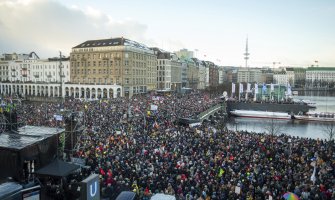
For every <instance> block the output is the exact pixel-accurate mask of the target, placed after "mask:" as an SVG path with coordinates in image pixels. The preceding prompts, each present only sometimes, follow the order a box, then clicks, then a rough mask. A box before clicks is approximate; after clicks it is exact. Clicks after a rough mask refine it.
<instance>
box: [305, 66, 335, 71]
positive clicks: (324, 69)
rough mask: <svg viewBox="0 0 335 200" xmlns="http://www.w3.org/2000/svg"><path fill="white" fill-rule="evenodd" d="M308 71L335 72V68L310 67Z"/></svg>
mask: <svg viewBox="0 0 335 200" xmlns="http://www.w3.org/2000/svg"><path fill="white" fill-rule="evenodd" d="M307 71H335V67H309V68H307Z"/></svg>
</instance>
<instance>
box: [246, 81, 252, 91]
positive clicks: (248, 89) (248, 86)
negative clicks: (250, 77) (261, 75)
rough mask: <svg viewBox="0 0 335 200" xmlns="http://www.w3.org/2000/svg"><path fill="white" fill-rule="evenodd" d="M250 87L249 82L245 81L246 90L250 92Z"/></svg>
mask: <svg viewBox="0 0 335 200" xmlns="http://www.w3.org/2000/svg"><path fill="white" fill-rule="evenodd" d="M250 87H251V84H250V83H247V92H250Z"/></svg>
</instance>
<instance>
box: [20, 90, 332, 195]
mask: <svg viewBox="0 0 335 200" xmlns="http://www.w3.org/2000/svg"><path fill="white" fill-rule="evenodd" d="M219 103H221V100H220V98H219V97H218V96H215V97H211V98H210V95H209V94H207V93H204V92H199V91H196V92H193V93H191V94H185V95H183V96H178V95H174V94H172V95H169V96H164V97H158V96H155V95H141V96H134V97H133V98H130V99H126V98H116V99H108V100H97V101H83V100H79V99H70V100H65V101H64V102H62V103H42V104H38V103H24V102H23V103H21V105H19V106H18V108H17V110H18V116H19V117H20V118H19V120H20V121H21V122H26V124H28V125H43V126H52V127H55V126H61V125H62V124H63V123H64V122H62V121H57V120H56V119H55V118H54V117H53V116H54V114H57V113H59V110H72V111H81V112H82V113H83V124H84V126H85V131H84V132H83V133H82V134H81V135H80V139H79V140H78V144H77V145H76V147H77V148H76V151H75V152H74V153H73V155H72V156H74V157H77V158H81V159H83V160H85V165H86V170H87V169H88V171H89V173H97V174H99V175H100V181H101V195H102V197H103V198H106V199H108V198H109V199H114V198H115V195H117V194H118V193H119V192H120V191H123V190H131V191H134V192H136V193H137V196H138V198H139V199H150V196H151V195H153V194H156V193H165V194H169V195H173V196H175V197H176V198H177V199H212V200H215V199H228V200H230V199H232V200H236V199H240V200H243V199H245V200H254V199H261V200H265V199H283V194H284V193H286V192H293V193H295V194H296V195H298V196H299V197H300V199H310V200H314V199H315V200H317V199H322V200H323V199H325V200H328V199H329V200H330V199H335V171H334V169H335V147H334V143H333V142H329V141H325V140H314V139H309V138H299V137H293V136H288V135H284V134H283V135H277V136H273V135H267V134H260V133H249V132H241V131H233V130H228V129H227V128H223V126H219V124H213V123H211V122H203V123H202V124H201V125H198V126H194V127H188V126H184V125H180V124H178V123H177V121H178V119H179V118H196V117H197V116H198V115H199V114H200V113H202V112H204V111H206V110H207V109H209V108H211V107H213V106H215V105H217V104H219ZM84 175H87V171H86V172H85V173H82V176H84Z"/></svg>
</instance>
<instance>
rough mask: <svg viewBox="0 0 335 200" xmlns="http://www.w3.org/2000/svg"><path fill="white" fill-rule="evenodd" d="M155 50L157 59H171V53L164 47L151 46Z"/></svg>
mask: <svg viewBox="0 0 335 200" xmlns="http://www.w3.org/2000/svg"><path fill="white" fill-rule="evenodd" d="M150 49H151V50H153V51H154V54H155V55H156V56H157V59H171V53H170V52H168V51H165V50H163V49H160V48H157V47H152V48H150Z"/></svg>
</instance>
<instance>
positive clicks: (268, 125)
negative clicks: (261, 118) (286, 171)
mask: <svg viewBox="0 0 335 200" xmlns="http://www.w3.org/2000/svg"><path fill="white" fill-rule="evenodd" d="M264 129H265V132H266V133H267V134H269V135H270V136H271V146H272V145H273V143H274V140H275V137H276V136H278V135H280V134H283V131H284V126H283V124H282V123H280V120H276V119H270V120H268V121H266V122H265V126H264Z"/></svg>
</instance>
